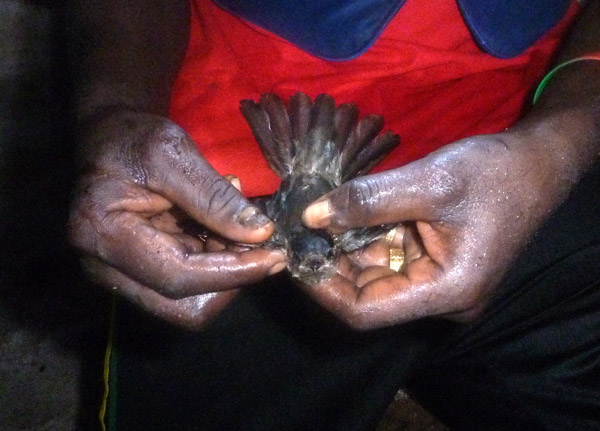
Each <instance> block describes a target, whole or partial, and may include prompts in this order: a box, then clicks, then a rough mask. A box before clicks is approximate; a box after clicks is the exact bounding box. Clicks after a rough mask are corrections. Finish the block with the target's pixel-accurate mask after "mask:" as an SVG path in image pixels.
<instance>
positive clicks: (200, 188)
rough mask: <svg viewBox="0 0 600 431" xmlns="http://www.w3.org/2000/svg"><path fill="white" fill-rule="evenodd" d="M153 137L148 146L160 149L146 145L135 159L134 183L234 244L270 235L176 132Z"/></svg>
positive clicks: (264, 221) (260, 217) (261, 218)
mask: <svg viewBox="0 0 600 431" xmlns="http://www.w3.org/2000/svg"><path fill="white" fill-rule="evenodd" d="M153 134H154V135H153V136H150V137H149V138H148V140H149V142H154V143H156V142H158V143H160V145H148V147H147V148H145V149H144V152H143V153H142V154H139V155H138V157H139V159H140V161H141V164H142V166H144V169H140V171H142V174H140V175H139V176H138V178H137V182H138V183H139V182H140V181H142V182H143V183H144V184H143V185H144V186H147V187H148V188H149V189H151V190H152V191H154V192H156V193H159V194H161V195H163V196H165V197H166V198H167V199H168V200H170V201H171V202H173V203H175V204H176V205H177V206H179V207H180V208H182V209H183V210H184V211H185V212H186V213H188V214H189V215H190V216H191V217H193V218H194V219H195V220H197V221H198V222H200V223H202V224H203V225H205V226H207V227H208V228H209V229H211V230H213V231H216V232H218V233H219V234H221V235H223V236H225V237H227V238H229V239H232V240H234V241H239V242H247V243H254V242H260V241H264V240H266V239H267V238H268V237H269V236H270V235H271V234H272V233H273V229H274V226H273V223H272V222H271V221H270V220H269V219H268V218H267V217H266V216H265V215H264V214H262V213H261V212H260V210H259V209H258V208H257V207H255V206H254V205H251V204H250V203H249V202H248V201H247V200H246V198H244V196H243V195H242V194H241V193H240V192H239V191H238V190H237V189H236V187H235V186H234V185H232V184H231V183H230V182H229V181H227V180H226V179H225V178H223V177H222V176H221V175H219V174H218V173H217V172H216V171H215V170H214V169H213V167H212V166H210V164H209V163H208V162H207V161H206V160H205V159H204V158H203V157H202V156H201V155H200V153H199V152H198V150H197V147H196V145H195V144H194V143H193V142H192V141H191V139H190V138H189V137H188V136H187V135H186V134H185V133H184V132H183V131H182V130H181V129H180V128H178V127H176V126H174V125H171V126H169V127H163V128H161V129H159V130H156V131H153Z"/></svg>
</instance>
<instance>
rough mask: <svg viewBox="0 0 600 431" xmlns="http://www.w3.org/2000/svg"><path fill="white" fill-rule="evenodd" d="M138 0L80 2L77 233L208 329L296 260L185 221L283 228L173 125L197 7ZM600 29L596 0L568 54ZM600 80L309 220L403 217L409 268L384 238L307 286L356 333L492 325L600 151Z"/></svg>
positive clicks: (110, 270) (160, 303) (235, 230)
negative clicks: (533, 246)
mask: <svg viewBox="0 0 600 431" xmlns="http://www.w3.org/2000/svg"><path fill="white" fill-rule="evenodd" d="M131 3H134V2H128V3H126V4H123V2H111V1H100V0H97V1H94V2H89V1H88V2H81V4H80V3H79V2H73V5H72V9H71V10H73V11H74V21H75V23H76V25H75V34H77V35H78V38H79V39H80V40H81V44H80V45H79V50H78V52H85V53H86V54H85V55H84V56H82V57H79V58H80V59H81V60H79V63H78V65H79V66H80V70H81V82H82V85H81V86H80V88H79V91H78V98H77V102H78V103H77V114H78V125H79V134H78V136H79V140H80V145H81V151H82V156H81V158H80V159H81V160H83V161H84V162H85V163H84V164H83V169H84V171H83V174H82V176H81V180H80V184H79V187H78V194H77V196H76V198H75V201H74V205H73V209H72V214H71V240H72V243H73V244H74V245H75V246H76V247H77V248H78V249H79V250H80V251H81V252H82V255H83V261H84V263H85V266H86V267H87V268H88V270H89V271H90V273H91V274H92V276H93V278H94V279H95V280H96V281H97V282H98V283H99V284H102V285H104V286H107V287H109V288H112V289H114V290H116V291H118V292H119V293H120V294H122V295H123V296H125V297H127V298H129V299H130V300H132V301H134V302H135V303H137V304H139V305H140V306H141V307H143V308H145V309H146V310H148V311H149V312H151V313H153V314H155V315H158V316H160V317H162V318H164V319H167V320H169V321H171V322H174V323H177V324H180V325H183V326H187V327H190V328H200V327H202V326H203V325H205V324H206V323H207V322H208V321H210V319H211V318H212V317H214V316H215V315H216V314H217V313H218V312H219V311H220V310H221V309H222V308H223V307H225V306H226V305H227V303H228V302H229V301H230V300H231V299H232V298H233V297H234V296H235V294H236V293H237V292H238V291H239V289H240V288H241V287H243V286H245V285H248V284H250V283H252V282H254V281H258V280H260V279H262V278H264V277H267V276H268V275H270V274H273V273H275V272H277V271H279V270H281V269H283V267H284V265H285V264H284V256H283V255H282V254H281V253H279V252H274V251H269V250H264V249H260V248H258V249H252V250H237V251H226V250H221V249H219V248H211V247H210V241H209V242H208V243H206V242H202V241H200V240H198V238H196V237H193V236H190V235H186V234H185V233H184V232H183V230H182V229H181V224H178V223H177V222H178V221H180V220H181V218H182V214H186V216H185V217H191V218H193V219H194V220H196V221H198V222H200V223H202V224H204V225H206V226H207V227H209V228H210V229H211V230H213V231H214V232H217V233H218V234H220V235H222V236H224V237H226V238H229V239H231V240H233V241H238V242H243V243H258V242H260V241H263V240H265V239H266V238H268V237H269V236H270V234H271V233H272V231H273V225H272V223H270V222H269V221H268V220H266V219H265V218H264V216H262V215H261V214H260V213H258V212H257V210H256V209H255V208H254V207H253V206H252V205H251V204H250V203H249V202H248V201H247V200H246V199H245V198H244V197H243V196H242V195H241V194H240V193H239V192H238V191H237V190H236V189H235V188H234V187H233V186H232V185H231V184H230V183H229V182H228V181H227V180H226V179H224V178H223V177H221V176H220V175H218V174H217V173H216V172H215V171H214V170H213V169H212V168H211V167H210V166H209V165H208V163H207V162H206V160H205V159H204V158H203V157H202V156H201V155H200V154H199V153H198V151H197V149H196V147H195V145H194V143H193V142H192V141H191V139H190V138H189V137H188V136H187V135H186V134H185V133H184V132H183V131H182V130H181V129H180V128H179V127H177V126H176V125H174V124H173V123H172V122H170V121H169V120H167V119H166V118H165V115H166V113H167V107H168V102H169V94H170V89H171V84H172V82H173V79H174V77H175V74H176V72H177V70H178V68H179V66H180V64H181V61H182V58H183V54H184V48H185V46H186V41H187V37H188V36H187V30H186V29H187V22H188V13H189V11H188V9H187V1H182V2H169V4H168V5H167V6H165V5H163V3H164V2H161V1H148V2H139V3H140V4H131ZM599 24H600V2H599V1H591V2H589V5H588V6H587V8H586V11H585V12H584V14H583V16H582V17H581V19H580V20H579V22H578V23H577V24H576V30H575V32H574V33H573V35H572V36H571V38H570V39H569V41H568V43H567V45H566V46H565V47H564V49H563V50H562V52H561V57H560V58H559V61H561V59H568V58H573V57H576V56H578V55H582V54H584V53H587V52H590V51H594V50H600V42H599V41H600V25H599ZM91 34H95V35H96V36H95V37H94V38H87V37H86V35H91ZM111 35H118V36H117V37H115V38H112V37H111ZM599 74H600V62H581V63H577V64H575V65H572V66H569V68H567V69H565V70H564V71H562V72H560V74H559V75H558V76H557V77H556V78H555V79H554V81H553V82H551V84H550V85H549V86H548V87H547V88H546V90H545V92H544V94H543V96H542V98H541V100H540V102H539V103H538V105H536V107H535V109H533V110H532V111H531V112H530V113H529V114H528V115H527V116H526V117H525V118H524V119H523V120H522V121H520V122H519V123H518V124H516V125H515V126H514V127H512V128H510V129H509V130H507V131H505V132H503V133H499V134H496V135H489V136H477V137H473V138H469V139H466V140H462V141H459V142H455V143H452V144H450V145H447V146H445V147H443V148H442V149H440V150H438V151H436V152H435V153H433V154H431V155H429V156H427V157H425V158H423V159H421V160H418V161H416V162H414V163H411V164H409V165H407V166H404V167H401V168H398V169H395V170H391V171H388V172H384V173H380V174H376V175H371V176H365V177H361V178H359V179H355V180H353V181H351V182H349V183H347V184H345V185H343V186H341V187H340V188H339V189H337V190H335V191H333V192H331V193H329V194H328V195H326V196H325V197H324V198H322V199H320V200H319V201H317V203H316V204H315V205H313V206H312V207H309V208H308V209H307V210H306V212H305V214H304V221H305V223H306V224H307V225H309V226H311V227H319V228H326V229H330V230H332V231H338V232H339V231H343V230H345V229H349V228H353V227H359V226H365V225H376V224H380V223H401V226H400V227H399V228H398V230H397V234H396V237H395V239H394V244H393V246H394V247H401V248H403V249H404V250H405V253H406V258H407V264H406V265H405V268H404V272H403V273H402V274H397V273H393V272H392V271H391V270H390V269H389V268H388V266H387V265H388V261H387V256H388V246H387V245H386V244H384V243H382V242H379V243H375V244H373V245H372V246H370V247H369V248H367V249H365V250H362V251H359V252H355V253H353V254H352V255H349V256H344V257H343V258H342V260H341V262H340V265H339V270H338V272H339V274H338V275H337V276H335V277H334V278H332V279H331V280H329V281H326V282H322V283H321V284H319V285H315V286H303V289H305V291H306V292H307V293H308V294H309V295H311V296H312V297H313V298H314V299H315V300H316V301H317V302H319V303H320V304H322V305H323V306H324V307H325V308H327V309H329V310H330V311H331V312H333V313H334V314H335V315H337V316H338V317H340V318H341V319H342V320H344V321H345V322H346V323H348V324H349V325H350V326H352V327H354V328H356V329H370V328H376V327H381V326H387V325H393V324H397V323H401V322H406V321H409V320H412V319H415V318H419V317H423V316H443V317H447V318H451V319H455V320H463V321H464V320H469V319H473V318H476V317H477V316H478V315H480V314H481V312H482V311H483V309H484V308H485V304H486V303H487V301H488V300H489V298H490V296H491V295H492V294H493V292H494V288H495V286H496V285H497V283H498V282H499V280H500V279H501V278H502V276H503V275H504V274H505V273H506V271H507V270H508V269H509V268H510V265H511V263H512V261H513V259H514V258H515V256H516V254H517V253H518V252H519V251H520V250H522V249H523V247H524V246H525V244H526V243H527V241H528V240H529V238H531V236H532V235H533V234H534V233H535V231H536V230H537V229H538V227H539V226H540V224H541V223H542V222H543V221H544V220H545V219H546V218H547V217H548V215H549V214H550V213H551V212H552V211H553V209H555V208H556V207H557V206H558V205H559V204H560V203H561V202H562V201H563V200H564V199H565V197H566V196H567V195H568V193H569V190H570V189H571V188H572V187H573V185H574V184H575V183H576V182H577V180H578V179H579V178H580V177H581V175H583V174H584V173H585V172H586V170H587V169H589V167H590V166H591V165H592V164H593V163H595V161H596V160H597V158H598V153H599V151H600V145H599V142H600V124H599V121H598V106H599V101H600V83H599V82H598V81H600V80H598V79H597V76H599ZM324 90H325V89H324ZM175 209H176V210H175Z"/></svg>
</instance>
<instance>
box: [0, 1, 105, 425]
mask: <svg viewBox="0 0 600 431" xmlns="http://www.w3.org/2000/svg"><path fill="white" fill-rule="evenodd" d="M58 3H60V2H56V1H51V0H45V1H26V0H1V1H0V428H1V429H2V430H7V431H12V430H36V431H38V430H53V431H54V430H74V429H83V430H88V429H90V430H91V429H95V424H96V421H95V418H94V416H95V415H96V413H95V410H96V408H97V407H96V406H97V404H98V397H99V390H100V385H99V382H100V378H101V375H100V371H101V363H100V361H101V359H102V345H103V344H104V337H105V335H104V334H105V330H104V326H105V322H106V313H107V311H106V310H107V308H106V298H105V297H104V296H103V295H102V294H101V293H100V292H97V291H96V290H94V289H92V288H91V287H90V286H88V284H87V283H85V282H84V281H83V279H82V277H81V276H80V274H79V268H78V265H77V261H76V257H75V256H73V255H72V253H71V251H70V249H69V247H68V246H67V244H66V241H65V228H66V220H67V214H68V201H69V193H70V190H71V185H72V182H73V177H74V173H73V169H72V163H71V159H72V157H71V153H72V143H71V140H70V139H69V130H70V126H69V125H70V118H69V115H68V100H69V93H70V85H69V82H70V79H69V67H68V62H67V58H66V50H65V41H66V38H65V35H66V26H65V23H66V19H65V18H64V14H63V11H62V10H61V7H60V6H58V5H57V4H58ZM86 406H87V407H86Z"/></svg>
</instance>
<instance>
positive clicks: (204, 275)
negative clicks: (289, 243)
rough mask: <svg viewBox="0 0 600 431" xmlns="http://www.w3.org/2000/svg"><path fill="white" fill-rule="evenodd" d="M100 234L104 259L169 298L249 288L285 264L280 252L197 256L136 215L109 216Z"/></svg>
mask: <svg viewBox="0 0 600 431" xmlns="http://www.w3.org/2000/svg"><path fill="white" fill-rule="evenodd" d="M98 229H101V230H102V231H101V232H100V238H101V243H100V244H99V247H98V248H99V249H100V250H101V254H100V257H101V258H102V259H103V260H105V261H106V262H107V263H109V264H110V265H111V266H113V267H116V268H119V270H120V271H122V272H124V273H126V274H130V275H131V276H132V277H134V278H135V279H136V280H137V281H138V282H140V283H141V284H143V285H146V286H149V287H151V288H153V289H155V290H156V291H157V292H159V293H160V294H161V295H163V296H166V297H169V298H183V297H186V296H192V295H197V294H200V293H206V292H211V291H216V290H219V291H222V290H228V289H232V288H234V287H238V286H241V285H245V284H250V283H253V282H255V281H258V280H260V279H262V278H265V277H266V276H268V275H270V274H272V273H274V272H277V271H279V270H280V267H281V266H282V265H285V257H284V255H283V254H282V253H281V252H278V251H271V250H265V249H258V248H257V249H254V250H250V251H248V252H244V253H234V252H223V253H193V252H192V251H193V250H190V249H189V248H187V247H186V246H185V244H182V243H181V242H180V241H178V240H177V238H175V237H174V236H172V235H170V234H167V233H164V232H161V231H159V230H157V229H155V228H154V227H153V226H152V225H151V224H150V223H149V222H148V221H147V220H146V219H145V218H143V217H141V216H139V215H137V214H135V213H129V212H120V213H110V214H109V215H107V216H106V218H105V219H104V222H103V223H101V224H100V225H99V226H98Z"/></svg>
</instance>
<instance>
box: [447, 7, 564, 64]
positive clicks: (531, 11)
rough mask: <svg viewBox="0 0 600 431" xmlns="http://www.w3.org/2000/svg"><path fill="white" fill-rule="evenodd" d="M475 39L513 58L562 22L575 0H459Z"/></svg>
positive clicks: (486, 48)
mask: <svg viewBox="0 0 600 431" xmlns="http://www.w3.org/2000/svg"><path fill="white" fill-rule="evenodd" d="M457 2H458V6H459V8H460V10H461V13H462V15H463V17H464V19H465V21H466V23H467V25H468V26H469V28H470V29H471V33H472V34H473V38H474V39H475V42H477V44H478V45H479V46H480V47H481V48H482V49H483V50H484V51H486V52H487V53H489V54H491V55H493V56H495V57H499V58H512V57H516V56H517V55H519V54H521V53H523V51H525V50H526V49H527V48H529V47H530V46H531V45H533V44H534V43H535V42H536V41H537V40H538V39H539V38H540V37H542V36H543V35H544V34H545V33H546V32H547V31H548V30H550V29H551V28H552V27H553V26H554V25H556V24H557V23H558V21H560V19H561V18H562V17H563V16H564V15H565V13H566V11H567V9H568V8H569V5H570V3H571V0H457Z"/></svg>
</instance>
